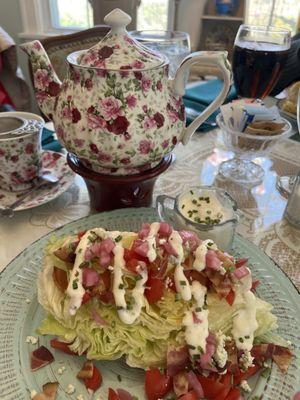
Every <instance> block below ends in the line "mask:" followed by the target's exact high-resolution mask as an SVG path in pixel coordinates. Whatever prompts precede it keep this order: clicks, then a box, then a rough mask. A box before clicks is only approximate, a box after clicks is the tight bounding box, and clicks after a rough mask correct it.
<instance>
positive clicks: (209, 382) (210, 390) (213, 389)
mask: <svg viewBox="0 0 300 400" xmlns="http://www.w3.org/2000/svg"><path fill="white" fill-rule="evenodd" d="M197 378H198V381H199V382H200V383H201V386H202V389H203V392H204V396H205V397H207V398H208V399H209V400H216V399H217V400H224V399H225V398H226V396H227V395H228V393H229V390H230V381H229V382H224V383H222V382H219V381H218V380H217V379H214V378H207V377H205V376H202V375H198V376H197Z"/></svg>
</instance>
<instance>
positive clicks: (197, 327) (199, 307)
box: [182, 281, 209, 357]
mask: <svg viewBox="0 0 300 400" xmlns="http://www.w3.org/2000/svg"><path fill="white" fill-rule="evenodd" d="M191 291H192V295H193V298H194V299H195V301H196V305H195V306H193V307H192V308H191V309H190V310H188V311H186V312H185V316H184V318H183V320H182V323H183V325H184V326H185V340H186V342H187V345H188V347H189V352H190V354H191V356H192V357H193V356H194V355H200V354H202V353H205V351H206V339H207V337H208V334H209V331H208V309H204V308H203V307H204V305H205V295H206V292H207V289H206V287H205V286H203V285H201V283H199V282H197V281H193V283H192V285H191ZM194 317H195V318H194ZM195 319H196V321H195Z"/></svg>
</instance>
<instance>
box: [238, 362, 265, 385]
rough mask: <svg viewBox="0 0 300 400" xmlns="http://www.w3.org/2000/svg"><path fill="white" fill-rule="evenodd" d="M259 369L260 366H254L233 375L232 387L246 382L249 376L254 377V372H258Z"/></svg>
mask: <svg viewBox="0 0 300 400" xmlns="http://www.w3.org/2000/svg"><path fill="white" fill-rule="evenodd" d="M260 368H261V366H260V365H254V366H253V367H250V368H248V369H247V371H246V372H242V371H241V370H238V371H237V372H236V373H235V374H234V378H233V383H234V386H238V385H239V384H240V383H241V381H243V380H247V379H248V378H250V376H252V375H255V374H256V372H257V371H258V370H260Z"/></svg>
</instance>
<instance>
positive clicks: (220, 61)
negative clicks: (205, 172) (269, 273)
mask: <svg viewBox="0 0 300 400" xmlns="http://www.w3.org/2000/svg"><path fill="white" fill-rule="evenodd" d="M227 54H228V53H227V51H197V52H195V53H192V54H190V55H188V56H187V57H186V58H185V59H184V60H183V61H182V63H181V65H180V66H179V68H178V70H177V72H176V75H175V78H174V81H173V91H174V92H175V95H179V96H183V95H184V93H185V76H186V73H187V71H188V70H189V69H190V67H191V65H193V64H197V63H199V64H202V65H205V66H208V67H218V68H219V69H220V70H221V72H222V76H223V82H224V83H223V88H222V90H221V92H220V94H219V95H218V97H217V98H216V99H215V100H214V101H213V102H212V103H211V104H210V105H209V106H208V107H207V108H206V109H205V110H204V111H203V112H202V113H201V114H200V115H199V116H198V117H197V118H196V119H194V121H193V122H192V123H191V124H190V125H189V126H188V127H187V128H185V130H184V131H183V134H182V137H181V142H182V143H183V144H187V142H188V141H189V140H190V138H191V136H192V135H193V133H194V132H195V130H196V129H197V128H199V126H200V125H201V124H202V123H203V122H204V121H205V120H206V119H207V118H208V117H209V116H210V115H211V114H212V113H213V112H214V111H215V110H216V109H217V108H218V107H219V106H220V105H222V103H223V102H224V100H225V98H226V96H227V94H228V92H229V89H230V86H231V68H230V64H229V61H228V60H227Z"/></svg>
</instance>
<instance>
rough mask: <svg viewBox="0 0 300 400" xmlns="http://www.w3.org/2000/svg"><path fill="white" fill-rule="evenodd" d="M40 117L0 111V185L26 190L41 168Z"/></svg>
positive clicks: (41, 122) (9, 189)
mask: <svg viewBox="0 0 300 400" xmlns="http://www.w3.org/2000/svg"><path fill="white" fill-rule="evenodd" d="M44 125H45V122H44V120H43V118H42V117H40V116H39V115H36V114H31V113H26V112H4V113H1V114H0V187H1V189H5V190H8V191H12V192H18V191H23V190H26V189H29V188H30V187H31V186H32V184H33V181H34V179H35V178H37V177H38V175H39V172H40V168H41V155H42V147H41V134H42V128H43V126H44Z"/></svg>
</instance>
